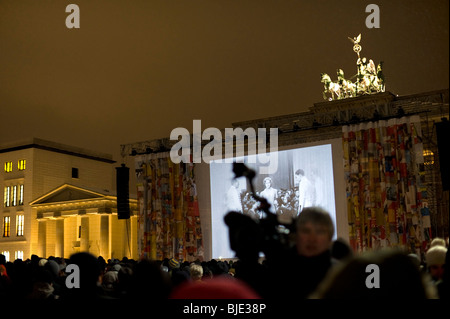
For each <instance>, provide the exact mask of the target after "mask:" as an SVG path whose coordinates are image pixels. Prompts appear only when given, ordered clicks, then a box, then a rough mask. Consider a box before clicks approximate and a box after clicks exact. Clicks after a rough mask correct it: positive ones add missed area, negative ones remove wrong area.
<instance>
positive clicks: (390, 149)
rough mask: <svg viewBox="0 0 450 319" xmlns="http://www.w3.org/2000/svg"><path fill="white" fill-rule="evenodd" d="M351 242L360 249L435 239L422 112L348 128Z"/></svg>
mask: <svg viewBox="0 0 450 319" xmlns="http://www.w3.org/2000/svg"><path fill="white" fill-rule="evenodd" d="M342 131H343V136H342V141H343V148H344V172H345V179H346V187H347V189H346V192H347V209H348V211H347V213H348V223H349V232H350V233H349V238H350V243H351V245H352V247H353V249H354V250H355V251H360V252H361V251H366V250H371V249H378V248H381V247H392V246H398V247H405V248H407V249H408V251H410V252H414V253H417V254H418V255H419V256H420V255H421V252H423V248H424V246H425V245H426V244H427V242H428V241H429V240H430V231H431V229H430V227H431V226H430V222H429V219H430V216H429V210H428V203H427V193H426V188H425V184H424V183H423V177H424V165H423V145H422V138H421V127H420V118H419V117H418V116H412V117H403V118H400V119H391V120H388V121H378V122H368V123H361V124H357V125H349V126H344V127H343V128H342Z"/></svg>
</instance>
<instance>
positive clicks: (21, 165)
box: [17, 159, 27, 171]
mask: <svg viewBox="0 0 450 319" xmlns="http://www.w3.org/2000/svg"><path fill="white" fill-rule="evenodd" d="M26 164H27V161H26V160H24V159H21V160H19V162H17V168H18V169H19V171H23V170H25V167H26Z"/></svg>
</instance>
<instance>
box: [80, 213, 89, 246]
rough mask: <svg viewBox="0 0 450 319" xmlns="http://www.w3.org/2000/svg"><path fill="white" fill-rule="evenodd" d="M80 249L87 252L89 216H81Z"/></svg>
mask: <svg viewBox="0 0 450 319" xmlns="http://www.w3.org/2000/svg"><path fill="white" fill-rule="evenodd" d="M80 251H84V252H89V216H84V217H81V238H80Z"/></svg>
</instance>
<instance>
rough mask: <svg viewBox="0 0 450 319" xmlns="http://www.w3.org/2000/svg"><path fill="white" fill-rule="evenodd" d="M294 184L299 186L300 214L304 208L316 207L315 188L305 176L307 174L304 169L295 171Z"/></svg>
mask: <svg viewBox="0 0 450 319" xmlns="http://www.w3.org/2000/svg"><path fill="white" fill-rule="evenodd" d="M294 182H295V184H298V196H299V205H298V213H300V212H301V211H302V210H303V209H304V208H306V207H311V206H314V203H315V201H316V199H315V195H314V187H313V185H312V184H311V182H310V181H309V180H308V178H307V177H306V176H305V172H304V171H303V170H302V169H298V170H297V171H295V175H294Z"/></svg>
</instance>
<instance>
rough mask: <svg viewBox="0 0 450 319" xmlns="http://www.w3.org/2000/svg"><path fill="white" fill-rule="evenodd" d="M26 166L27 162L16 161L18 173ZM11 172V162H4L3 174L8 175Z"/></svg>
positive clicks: (22, 160)
mask: <svg viewBox="0 0 450 319" xmlns="http://www.w3.org/2000/svg"><path fill="white" fill-rule="evenodd" d="M26 165H27V161H26V160H24V159H21V160H18V161H17V169H18V170H19V171H24V170H25V168H26ZM12 171H13V162H5V172H6V173H10V172H12Z"/></svg>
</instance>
